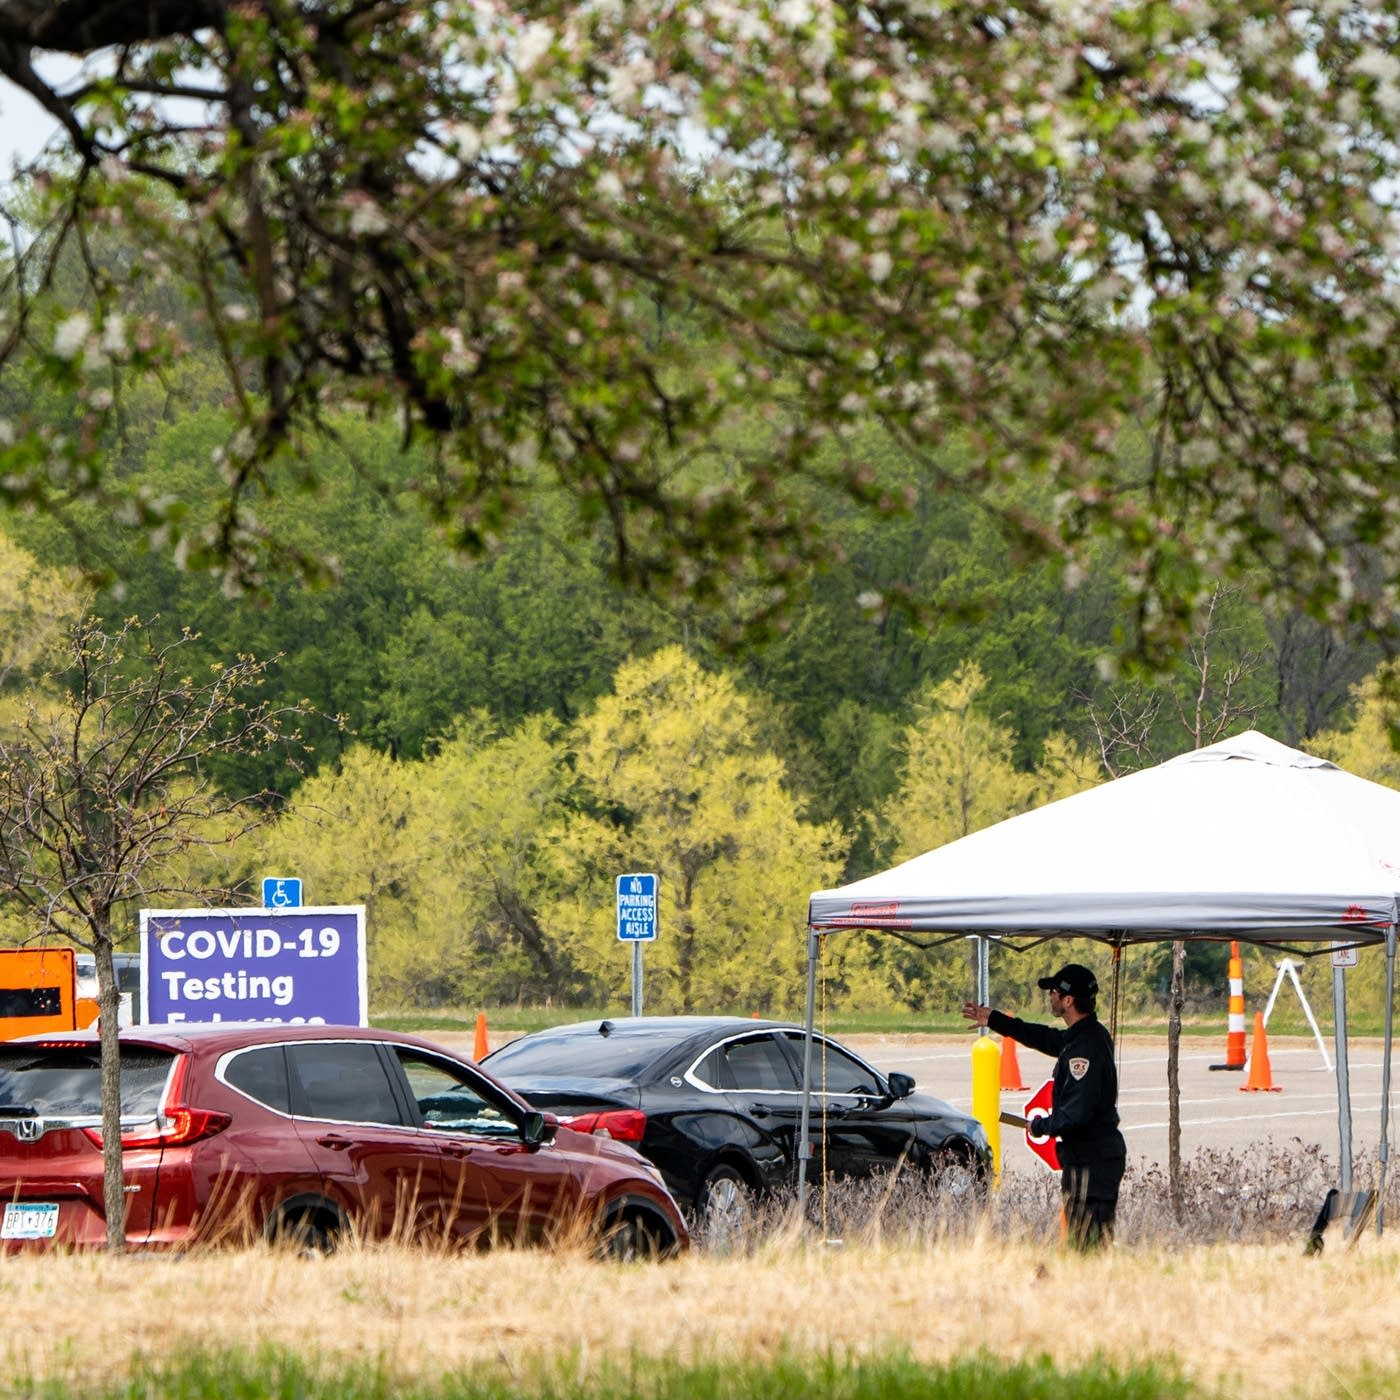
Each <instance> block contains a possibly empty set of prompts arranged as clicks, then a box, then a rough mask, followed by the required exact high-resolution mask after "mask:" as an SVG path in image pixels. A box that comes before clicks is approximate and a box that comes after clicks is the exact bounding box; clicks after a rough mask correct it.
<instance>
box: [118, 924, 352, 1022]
mask: <svg viewBox="0 0 1400 1400" xmlns="http://www.w3.org/2000/svg"><path fill="white" fill-rule="evenodd" d="M141 964H142V976H141V1020H142V1021H143V1022H147V1023H150V1022H159V1021H174V1022H180V1021H268V1022H278V1023H283V1024H287V1025H298V1024H301V1025H335V1026H364V1025H368V1024H369V997H368V994H367V988H366V977H365V908H364V905H362V904H355V905H341V906H335V907H326V908H314V907H312V908H305V909H298V908H291V909H143V910H142V911H141Z"/></svg>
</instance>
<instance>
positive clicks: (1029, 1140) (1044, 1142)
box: [1026, 1079, 1060, 1172]
mask: <svg viewBox="0 0 1400 1400" xmlns="http://www.w3.org/2000/svg"><path fill="white" fill-rule="evenodd" d="M1054 1088H1055V1081H1054V1080H1053V1079H1047V1080H1046V1081H1045V1083H1044V1084H1042V1085H1041V1086H1040V1088H1039V1089H1037V1090H1036V1091H1035V1093H1033V1094H1032V1095H1031V1096H1030V1098H1028V1099H1027V1100H1026V1123H1027V1125H1028V1126H1027V1128H1026V1146H1027V1147H1029V1148H1030V1150H1031V1151H1032V1152H1034V1153H1035V1155H1036V1156H1037V1157H1039V1158H1040V1160H1041V1161H1042V1162H1044V1163H1045V1165H1046V1166H1047V1167H1049V1168H1050V1170H1051V1171H1052V1172H1057V1171H1059V1170H1060V1154H1059V1153H1058V1152H1056V1151H1055V1139H1054V1138H1052V1137H1043V1138H1033V1137H1032V1136H1031V1134H1030V1127H1029V1124H1031V1123H1034V1122H1035V1120H1036V1119H1037V1118H1040V1117H1042V1116H1043V1115H1045V1114H1047V1113H1049V1112H1050V1108H1051V1096H1052V1092H1053V1090H1054Z"/></svg>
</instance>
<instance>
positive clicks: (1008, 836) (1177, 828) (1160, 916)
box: [799, 731, 1400, 1221]
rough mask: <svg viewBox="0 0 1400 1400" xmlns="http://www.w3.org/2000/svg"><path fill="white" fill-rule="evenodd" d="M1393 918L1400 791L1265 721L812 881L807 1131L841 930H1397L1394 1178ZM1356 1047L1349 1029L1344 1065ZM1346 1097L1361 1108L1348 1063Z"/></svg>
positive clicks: (1302, 937)
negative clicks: (823, 988) (1296, 744)
mask: <svg viewBox="0 0 1400 1400" xmlns="http://www.w3.org/2000/svg"><path fill="white" fill-rule="evenodd" d="M1397 917H1400V792H1397V791H1395V790H1393V789H1391V788H1387V787H1383V786H1381V785H1380V784H1379V783H1372V782H1368V781H1367V780H1366V779H1364V778H1358V777H1356V776H1355V775H1354V774H1351V773H1347V772H1345V771H1343V770H1342V769H1340V768H1338V767H1337V766H1336V765H1335V764H1333V763H1329V762H1327V761H1326V760H1325V759H1319V758H1314V757H1312V756H1311V755H1309V754H1305V753H1301V752H1299V751H1298V750H1296V749H1291V748H1288V747H1287V746H1286V745H1284V744H1280V743H1278V742H1277V741H1276V740H1273V739H1270V738H1268V737H1267V736H1266V735H1264V734H1260V733H1257V732H1254V731H1251V732H1249V733H1246V734H1241V735H1239V736H1238V737H1236V738H1233V739H1227V740H1225V741H1223V742H1221V743H1218V744H1212V745H1211V746H1210V747H1208V748H1204V749H1198V750H1195V751H1194V752H1192V753H1186V754H1182V755H1181V756H1180V757H1178V758H1174V759H1171V760H1169V761H1168V762H1166V763H1163V764H1159V765H1158V766H1157V767H1155V768H1148V769H1144V770H1142V771H1140V772H1137V773H1132V774H1129V775H1128V776H1126V777H1122V778H1117V779H1114V780H1113V781H1111V782H1106V783H1103V784H1102V785H1100V786H1099V787H1096V788H1091V789H1089V790H1088V791H1086V792H1081V793H1077V794H1075V795H1074V796H1073V797H1067V798H1063V799H1061V800H1060V801H1058V802H1051V803H1049V804H1047V805H1046V806H1044V807H1040V808H1037V809H1036V810H1035V811H1031V812H1026V813H1023V814H1022V815H1020V816H1016V817H1011V818H1008V819H1007V820H1006V821H1004V822H1001V823H999V824H998V825H996V826H993V827H988V828H986V829H985V830H982V831H977V832H973V833H972V835H970V836H964V837H963V838H962V839H961V840H958V841H952V842H949V844H948V845H946V846H940V847H939V848H938V849H936V850H933V851H929V852H927V853H925V854H924V855H921V856H916V857H915V858H914V859H912V860H908V861H905V862H904V863H903V864H902V865H897V866H894V867H892V868H891V869H889V870H884V871H881V872H880V873H879V874H877V875H871V876H869V877H868V878H866V879H863V880H857V881H855V882H854V883H852V884H849V885H845V886H843V887H841V888H840V889H835V890H823V891H819V892H818V893H816V894H814V895H813V896H812V897H811V902H810V905H809V909H808V926H809V936H808V979H807V1035H808V1058H809V1063H808V1066H807V1071H806V1073H805V1074H804V1086H803V1103H804V1108H803V1124H802V1127H803V1131H802V1141H803V1142H804V1143H805V1142H807V1140H808V1134H807V1129H808V1126H809V1117H808V1113H809V1108H808V1104H809V1101H810V1046H811V1036H812V1022H813V1014H814V1006H815V994H814V989H815V979H816V966H817V961H818V955H819V951H820V940H821V939H822V938H823V937H825V936H826V935H827V934H830V933H832V932H835V931H837V930H840V929H850V928H861V929H882V930H885V931H887V932H890V933H893V934H896V935H898V936H900V937H902V938H905V939H907V940H909V941H911V942H915V943H918V944H920V945H921V946H925V947H930V946H934V945H935V944H937V943H941V942H944V941H946V940H948V939H950V938H959V937H965V936H968V935H974V934H975V935H983V936H986V937H989V938H995V939H997V940H998V941H999V942H1002V943H1005V944H1009V945H1011V946H1029V945H1033V944H1034V943H1036V942H1039V941H1041V940H1042V939H1044V938H1048V937H1053V936H1068V937H1084V938H1096V939H1099V940H1101V941H1103V942H1105V943H1108V944H1111V945H1115V946H1122V945H1124V944H1127V943H1141V942H1158V941H1162V940H1169V939H1178V938H1180V939H1195V940H1220V939H1224V938H1229V939H1238V940H1239V941H1240V942H1250V943H1256V944H1262V945H1265V946H1272V947H1291V946H1292V945H1296V944H1300V943H1311V944H1312V945H1313V951H1318V950H1319V949H1320V947H1322V946H1327V945H1331V944H1333V943H1344V944H1362V945H1364V944H1383V945H1384V946H1385V949H1386V959H1387V967H1386V985H1387V990H1388V993H1389V995H1388V996H1387V998H1386V1017H1385V1061H1384V1067H1383V1081H1384V1082H1383V1092H1382V1100H1381V1142H1380V1168H1381V1179H1380V1185H1381V1188H1382V1191H1383V1187H1384V1180H1385V1166H1386V1160H1387V1156H1388V1132H1389V1102H1390V1051H1391V1045H1392V1034H1393V1026H1392V1017H1391V1010H1390V1008H1391V1004H1392V1002H1393V996H1394V978H1395V950H1396V924H1397ZM1343 1055H1344V1047H1343V1046H1342V1045H1340V1044H1339V1046H1338V1060H1339V1064H1341V1063H1342V1062H1343ZM1338 1097H1339V1102H1340V1103H1341V1105H1342V1107H1341V1111H1342V1112H1344V1113H1345V1112H1347V1111H1348V1110H1347V1109H1346V1107H1345V1103H1344V1098H1345V1083H1344V1079H1343V1076H1341V1075H1339V1077H1338ZM1344 1151H1345V1149H1344ZM1346 1166H1347V1169H1348V1170H1349V1163H1347V1164H1346ZM803 1168H805V1162H803V1163H802V1164H800V1166H799V1183H800V1186H801V1187H802V1188H803V1189H805V1171H804V1170H803ZM1377 1218H1378V1221H1379V1220H1380V1219H1381V1218H1382V1217H1381V1216H1380V1215H1379V1214H1378V1217H1377Z"/></svg>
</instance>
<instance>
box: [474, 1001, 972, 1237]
mask: <svg viewBox="0 0 1400 1400" xmlns="http://www.w3.org/2000/svg"><path fill="white" fill-rule="evenodd" d="M803 1050H804V1033H803V1030H802V1027H801V1026H795V1025H789V1024H785V1023H780V1022H774V1021H755V1020H744V1019H741V1018H739V1017H730V1016H644V1017H639V1018H635V1019H624V1018H618V1019H616V1020H604V1021H584V1022H580V1023H577V1024H575V1025H568V1026H555V1027H553V1028H552V1029H550V1030H544V1031H536V1032H535V1033H534V1034H532V1035H526V1036H522V1037H521V1038H520V1039H518V1040H514V1041H511V1042H510V1043H509V1044H507V1045H504V1046H502V1047H501V1049H499V1050H497V1051H496V1052H495V1053H494V1054H492V1055H490V1056H489V1057H488V1060H487V1067H488V1068H489V1069H490V1071H491V1073H492V1074H493V1075H495V1077H496V1078H497V1079H499V1080H501V1081H502V1082H504V1083H505V1084H507V1085H509V1086H510V1087H511V1088H512V1089H514V1090H515V1091H516V1092H517V1093H519V1094H521V1095H523V1096H524V1097H525V1098H526V1099H527V1100H529V1102H530V1103H531V1104H533V1105H534V1106H535V1107H536V1108H542V1109H548V1110H549V1111H551V1112H553V1113H556V1114H558V1115H560V1117H561V1118H562V1119H563V1121H565V1122H567V1123H568V1124H569V1126H570V1127H572V1128H574V1129H576V1130H578V1131H582V1132H592V1133H599V1134H607V1135H608V1136H610V1137H613V1138H618V1139H620V1140H622V1141H623V1142H630V1143H631V1144H633V1146H635V1147H636V1148H637V1149H638V1150H639V1151H641V1152H642V1153H643V1155H645V1156H647V1157H649V1158H651V1160H652V1161H653V1162H654V1163H655V1164H656V1165H657V1167H659V1168H660V1170H661V1175H662V1176H663V1177H664V1178H665V1180H666V1185H667V1186H668V1187H669V1188H670V1189H671V1192H672V1194H673V1195H674V1196H675V1198H676V1200H677V1201H679V1202H680V1204H681V1205H682V1207H684V1208H687V1209H689V1210H690V1211H692V1212H694V1213H695V1214H696V1215H702V1214H704V1213H705V1212H707V1211H710V1210H725V1209H728V1208H729V1206H730V1203H731V1201H733V1199H734V1198H735V1197H736V1196H744V1195H746V1194H747V1193H748V1192H755V1193H761V1192H765V1191H769V1190H771V1189H773V1188H774V1187H777V1186H782V1185H787V1184H790V1183H791V1182H793V1181H794V1180H795V1179H796V1160H797V1152H796V1145H797V1141H798V1133H799V1130H800V1127H801V1117H802V1060H803ZM811 1081H812V1100H811V1118H810V1125H809V1126H810V1133H809V1136H810V1139H811V1141H812V1144H813V1155H812V1159H811V1161H810V1162H809V1164H808V1171H809V1174H810V1177H811V1179H812V1180H814V1181H815V1180H816V1179H817V1177H818V1176H819V1175H821V1174H822V1173H825V1174H826V1175H827V1176H833V1177H856V1176H868V1175H870V1174H871V1173H873V1172H877V1171H881V1170H889V1169H892V1168H895V1167H896V1166H899V1167H902V1168H904V1169H913V1170H915V1171H920V1172H926V1173H931V1174H932V1173H937V1172H943V1171H948V1170H949V1169H954V1170H953V1171H952V1173H951V1177H952V1179H957V1180H961V1181H962V1182H964V1183H965V1184H971V1185H974V1186H977V1187H980V1186H983V1185H985V1183H986V1182H987V1180H988V1179H989V1176H990V1172H991V1150H990V1148H989V1146H988V1144H987V1135H986V1132H985V1131H984V1129H983V1127H982V1125H981V1124H980V1123H979V1122H978V1121H977V1120H976V1119H975V1118H972V1117H970V1116H969V1115H968V1114H966V1113H961V1112H959V1111H958V1110H957V1109H955V1108H953V1107H952V1106H951V1105H950V1104H946V1103H944V1102H943V1101H942V1100H941V1099H936V1098H933V1097H931V1096H930V1095H927V1094H916V1093H915V1092H914V1081H913V1079H912V1078H911V1077H910V1076H909V1075H907V1074H899V1073H892V1074H888V1075H886V1074H881V1073H880V1072H879V1071H878V1070H876V1069H873V1068H872V1067H871V1066H870V1065H868V1064H866V1063H865V1061H864V1060H862V1059H860V1058H859V1057H858V1056H857V1055H854V1054H852V1053H851V1051H849V1050H847V1049H846V1048H845V1047H844V1046H841V1045H838V1044H837V1043H836V1042H835V1041H834V1040H830V1039H828V1038H826V1037H823V1036H817V1037H815V1039H814V1042H813V1046H812V1076H811Z"/></svg>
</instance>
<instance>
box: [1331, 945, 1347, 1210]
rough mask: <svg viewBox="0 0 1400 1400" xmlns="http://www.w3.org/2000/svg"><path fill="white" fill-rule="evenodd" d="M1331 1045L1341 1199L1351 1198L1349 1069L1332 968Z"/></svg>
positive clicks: (1341, 998)
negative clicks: (1333, 1049)
mask: <svg viewBox="0 0 1400 1400" xmlns="http://www.w3.org/2000/svg"><path fill="white" fill-rule="evenodd" d="M1332 1026H1333V1036H1332V1039H1333V1043H1334V1044H1335V1046H1336V1049H1337V1135H1338V1139H1339V1147H1340V1153H1341V1163H1342V1175H1341V1180H1340V1181H1339V1182H1338V1183H1337V1185H1338V1186H1339V1187H1340V1189H1341V1193H1342V1195H1343V1196H1346V1197H1348V1198H1349V1197H1350V1195H1351V1070H1350V1061H1349V1059H1348V1056H1347V984H1346V972H1345V970H1344V969H1342V968H1340V967H1334V968H1333V969H1332Z"/></svg>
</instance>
